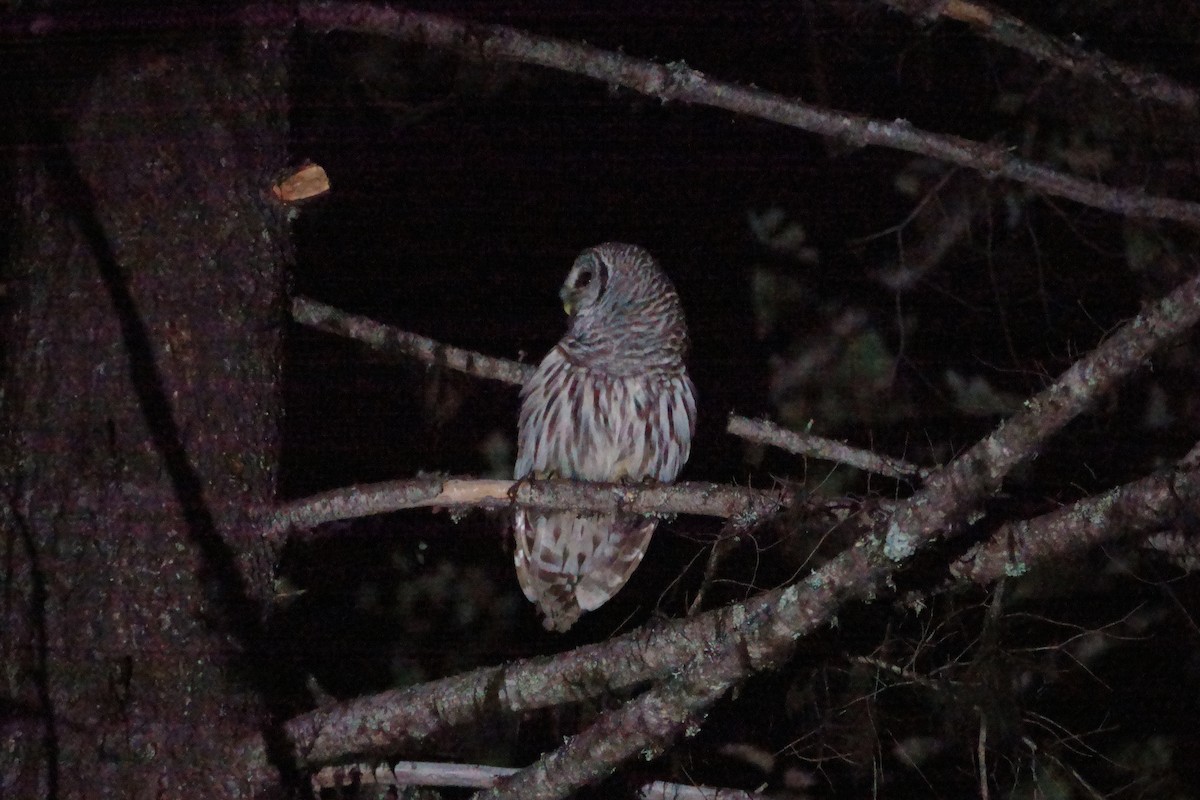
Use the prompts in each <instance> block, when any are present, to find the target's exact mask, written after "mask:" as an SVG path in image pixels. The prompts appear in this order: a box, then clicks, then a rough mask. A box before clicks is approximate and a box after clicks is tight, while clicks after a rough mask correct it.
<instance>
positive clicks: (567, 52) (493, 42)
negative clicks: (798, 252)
mask: <svg viewBox="0 0 1200 800" xmlns="http://www.w3.org/2000/svg"><path fill="white" fill-rule="evenodd" d="M298 10H299V15H300V19H301V20H302V21H303V22H304V23H305V24H306V25H309V26H310V27H312V28H314V29H316V30H320V31H333V30H340V31H355V32H358V33H369V34H375V35H378V36H387V37H389V38H392V39H397V40H400V41H409V42H416V43H419V44H422V45H424V46H428V47H436V48H441V49H445V50H450V51H453V52H456V53H459V54H460V55H463V56H465V57H468V58H474V59H478V60H482V61H501V62H510V61H511V62H520V63H524V64H534V65H537V66H541V67H547V68H550V69H556V70H560V71H562V72H569V73H571V74H574V75H582V76H585V77H588V78H594V79H595V80H598V81H603V82H604V83H606V84H609V85H615V86H623V87H625V88H627V89H632V90H633V91H636V92H640V93H642V94H645V95H649V96H651V97H656V98H658V99H659V100H663V101H680V102H684V103H695V104H697V105H704V106H710V107H712V108H721V109H724V110H726V111H731V112H733V113H735V114H740V115H743V116H748V117H757V118H759V119H765V120H769V121H771V122H777V123H779V124H782V125H787V126H790V127H793V128H800V129H802V130H806V131H810V132H812V133H817V134H821V135H822V136H829V137H832V138H834V139H838V140H839V141H843V142H847V143H849V144H852V145H856V146H865V145H879V146H882V147H890V148H893V149H896V150H904V151H906V152H909V153H916V154H918V155H923V156H928V157H930V158H936V159H938V160H941V161H946V162H948V163H951V164H958V165H959V166H963V167H967V168H969V169H972V170H975V171H977V172H980V173H982V174H983V175H984V176H986V177H989V178H997V177H999V178H1008V179H1009V180H1013V181H1017V182H1019V183H1024V184H1026V185H1028V186H1029V187H1031V188H1033V189H1035V190H1037V191H1040V192H1045V193H1046V194H1050V195H1054V196H1056V197H1065V198H1068V199H1070V200H1074V201H1076V202H1078V203H1081V204H1083V205H1086V206H1092V207H1094V208H1102V209H1105V210H1107V211H1112V212H1115V213H1118V214H1123V215H1126V216H1134V217H1152V218H1158V219H1174V220H1179V221H1183V222H1192V223H1196V222H1200V204H1197V203H1192V202H1188V201H1185V200H1175V199H1171V198H1165V197H1153V196H1147V195H1145V194H1144V193H1142V192H1141V191H1140V190H1138V189H1128V190H1125V189H1116V188H1113V187H1110V186H1106V185H1104V184H1101V183H1096V182H1095V181H1088V180H1083V179H1081V178H1077V177H1075V176H1073V175H1068V174H1067V173H1064V172H1059V171H1057V170H1054V169H1051V168H1050V167H1048V166H1046V165H1044V164H1039V163H1037V162H1033V161H1027V160H1025V159H1022V158H1017V157H1015V156H1013V155H1012V154H1011V153H1010V151H1009V149H1008V148H1005V147H1002V146H996V145H991V144H984V143H982V142H975V141H972V140H970V139H963V138H961V137H958V136H949V135H944V134H936V133H930V132H929V131H922V130H919V129H917V128H914V127H913V126H912V125H910V124H909V123H908V122H906V121H905V120H895V121H892V122H886V121H883V120H878V119H872V118H870V117H864V116H861V115H858V114H850V113H847V112H841V111H831V110H828V109H824V108H818V107H816V106H811V105H808V104H806V103H802V102H800V101H798V100H792V99H789V98H786V97H784V96H782V95H779V94H775V93H773V92H767V91H763V90H761V89H756V88H749V87H745V86H740V85H738V84H736V83H730V82H728V81H721V80H716V79H713V78H709V77H707V76H706V75H704V74H703V73H701V72H698V71H696V70H694V69H690V68H688V67H687V66H686V65H685V64H682V63H680V62H672V63H669V64H666V65H662V64H656V63H654V62H652V61H647V60H645V59H639V58H633V57H631V56H626V55H623V54H620V53H614V52H612V51H608V50H602V49H600V48H597V47H591V46H590V45H586V44H580V43H575V42H568V41H564V40H562V39H554V38H551V37H547V36H535V35H533V34H529V33H525V32H523V31H518V30H515V29H513V28H508V27H504V26H500V25H480V24H475V23H467V22H460V21H458V20H455V19H451V18H449V17H443V16H439V15H437V14H427V13H423V12H416V11H401V10H397V9H394V8H389V7H387V6H379V5H370V4H366V3H352V2H345V3H343V2H334V3H313V2H302V3H300V5H299V6H298ZM278 16H279V11H278V10H277V9H274V8H273V7H269V6H268V7H255V8H254V9H251V10H248V11H247V12H246V18H247V19H248V20H258V21H259V24H262V22H264V21H265V20H266V19H275V18H277V17H278ZM276 24H278V23H276Z"/></svg>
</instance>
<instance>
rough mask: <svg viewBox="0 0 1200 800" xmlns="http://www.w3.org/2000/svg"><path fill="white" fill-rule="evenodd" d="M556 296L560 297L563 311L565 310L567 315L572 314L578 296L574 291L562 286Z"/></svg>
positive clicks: (570, 315) (573, 313)
mask: <svg viewBox="0 0 1200 800" xmlns="http://www.w3.org/2000/svg"><path fill="white" fill-rule="evenodd" d="M558 296H559V297H560V298H561V299H562V304H563V311H565V312H567V316H568V317H572V316H574V315H575V305H576V300H578V298H577V297H576V296H575V293H574V292H568V291H567V289H566V287H565V286H564V287H563V289H562V291H560V292H559V293H558Z"/></svg>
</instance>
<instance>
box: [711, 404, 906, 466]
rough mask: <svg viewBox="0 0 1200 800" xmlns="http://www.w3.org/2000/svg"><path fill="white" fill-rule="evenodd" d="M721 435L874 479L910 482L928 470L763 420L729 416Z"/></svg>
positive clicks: (901, 460)
mask: <svg viewBox="0 0 1200 800" xmlns="http://www.w3.org/2000/svg"><path fill="white" fill-rule="evenodd" d="M725 431H726V432H727V433H730V434H732V435H734V436H740V437H741V438H743V439H746V440H747V441H751V442H758V443H760V444H769V445H773V446H775V447H778V448H781V449H783V450H787V451H788V452H789V453H795V454H797V455H802V456H812V457H813V458H820V459H823V460H825V461H833V462H835V463H838V464H846V465H847V466H851V467H857V468H858V469H862V470H866V471H867V472H873V473H875V474H876V475H886V476H887V477H889V478H897V479H900V480H911V479H913V478H920V477H925V476H926V475H928V474H929V470H927V469H924V468H922V467H918V466H917V465H915V464H910V463H908V462H907V461H904V460H903V459H899V458H891V457H890V456H883V455H879V454H878V453H872V452H871V451H870V450H860V449H859V448H857V447H851V446H850V445H848V444H845V443H843V442H838V441H835V440H833V439H826V438H825V437H824V436H816V435H814V434H811V433H801V432H799V431H792V430H788V429H787V428H782V427H780V426H778V425H776V424H775V423H773V422H768V421H766V420H758V419H747V418H746V417H739V416H736V415H734V414H730V415H729V423H728V424H727V425H726V426H725Z"/></svg>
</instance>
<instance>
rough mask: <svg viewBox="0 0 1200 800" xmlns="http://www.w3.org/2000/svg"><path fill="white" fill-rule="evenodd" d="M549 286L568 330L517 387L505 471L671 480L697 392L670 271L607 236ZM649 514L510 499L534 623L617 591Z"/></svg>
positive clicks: (561, 624)
mask: <svg viewBox="0 0 1200 800" xmlns="http://www.w3.org/2000/svg"><path fill="white" fill-rule="evenodd" d="M560 296H561V297H562V301H563V307H564V308H565V309H566V312H567V315H568V316H569V317H570V329H569V330H568V331H567V334H566V335H565V336H563V338H562V339H561V340H560V341H559V343H558V344H557V345H555V347H554V349H553V350H551V351H550V353H549V354H548V355H547V356H546V358H545V359H543V361H542V363H541V364H540V365H539V366H538V368H537V371H536V372H535V373H534V374H533V376H532V377H531V378H530V379H529V381H528V382H527V383H526V384H525V386H524V388H523V389H522V390H521V419H520V426H519V431H518V440H517V465H516V470H515V477H516V478H517V479H518V480H520V479H523V478H549V477H558V478H574V479H578V480H586V481H629V482H636V481H641V480H643V479H653V480H657V481H662V482H669V481H673V480H674V479H675V476H676V475H678V474H679V470H680V469H681V468H682V467H683V463H684V462H685V461H687V457H688V452H689V450H690V449H691V443H692V434H693V433H694V432H695V429H696V399H695V388H694V387H693V386H692V381H691V379H690V378H688V375H687V371H686V370H685V368H684V364H683V358H684V355H685V353H686V351H687V346H688V339H687V326H686V325H685V324H684V319H683V309H682V307H681V306H680V303H679V297H678V295H676V294H675V288H674V287H673V286H672V285H671V281H670V280H668V278H667V276H666V275H665V274H663V271H662V270H661V269H660V268H659V266H658V264H657V263H656V262H655V261H654V259H653V258H651V257H650V254H649V253H647V252H646V251H645V250H643V249H641V248H640V247H636V246H634V245H629V244H615V243H608V244H602V245H599V246H597V247H593V248H590V249H588V250H584V251H583V252H582V253H581V254H580V255H579V257H578V258H577V259H576V260H575V264H574V265H573V266H572V267H571V271H570V273H568V275H567V279H566V281H565V282H564V283H563V287H562V290H561V292H560ZM656 524H657V522H656V521H655V520H654V519H651V518H647V517H644V516H641V515H638V514H624V513H617V514H578V513H573V512H570V511H537V510H533V509H518V510H517V512H516V519H515V524H514V527H515V539H516V551H515V561H516V565H517V578H518V579H519V580H520V582H521V589H522V590H523V591H524V592H525V596H526V597H528V598H529V600H530V601H531V602H534V603H536V604H537V605H538V607H539V609H540V610H541V612H542V614H543V615H544V616H545V620H544V624H545V626H546V627H547V628H549V629H551V630H558V631H565V630H567V629H568V628H570V627H571V625H572V624H574V623H575V621H576V620H577V619H579V616H580V614H582V613H583V612H584V611H592V610H594V609H596V608H599V607H600V606H601V605H602V604H604V603H605V602H606V601H607V600H608V599H609V598H610V597H612V596H613V595H614V594H616V593H617V590H619V589H620V588H621V587H622V586H624V585H625V582H626V581H627V580H629V576H630V575H631V574H632V573H633V571H634V569H636V568H637V565H638V564H639V563H640V562H641V560H642V556H643V555H645V553H646V548H647V546H648V545H649V544H650V536H651V534H653V533H654V527H655V525H656Z"/></svg>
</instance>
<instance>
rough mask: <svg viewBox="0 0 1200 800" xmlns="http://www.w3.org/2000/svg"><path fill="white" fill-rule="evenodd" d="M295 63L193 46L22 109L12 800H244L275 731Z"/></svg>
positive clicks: (8, 553) (8, 629)
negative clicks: (275, 188) (269, 690)
mask: <svg viewBox="0 0 1200 800" xmlns="http://www.w3.org/2000/svg"><path fill="white" fill-rule="evenodd" d="M248 39H249V37H248ZM282 45H283V42H282V40H281V39H271V38H263V37H262V36H254V37H253V41H252V42H249V41H248V42H247V43H245V44H244V46H243V45H242V44H237V45H234V44H232V43H230V42H228V41H226V42H223V43H222V44H221V45H216V44H213V43H203V44H196V43H195V41H194V40H192V41H190V42H183V41H182V40H179V41H175V42H173V43H172V46H171V47H170V48H169V49H167V48H164V49H161V50H143V51H141V52H138V53H137V54H136V55H129V56H122V57H119V58H109V60H108V62H107V63H106V64H105V66H104V67H103V68H102V69H100V70H98V72H96V74H94V75H93V77H92V78H91V79H90V80H89V81H88V82H87V83H86V84H85V85H84V88H83V90H82V91H80V92H79V93H78V94H77V96H76V99H75V100H72V101H65V100H64V98H66V97H68V96H69V91H67V89H66V88H65V87H64V86H63V85H62V84H61V83H55V82H54V81H52V80H51V79H49V78H47V79H45V81H44V82H43V83H42V84H41V85H39V86H35V87H32V89H31V90H30V92H31V94H34V95H40V96H36V97H33V98H32V101H31V103H30V105H29V108H30V109H31V110H30V111H29V112H28V113H27V115H26V116H25V118H24V119H23V120H22V122H23V124H24V125H25V128H24V131H23V133H24V135H25V136H27V137H29V138H28V141H29V142H31V143H32V145H33V146H29V147H26V148H24V151H23V155H22V158H21V163H20V166H19V168H18V175H17V192H18V206H19V213H18V225H19V239H20V244H19V245H18V247H17V251H16V253H15V257H14V260H13V265H12V267H11V272H12V275H11V278H10V280H9V282H8V293H9V295H10V297H9V302H10V306H11V308H12V313H11V315H10V316H9V318H8V319H7V320H5V324H6V326H7V330H6V331H5V333H6V336H5V341H6V342H7V345H6V349H7V353H6V358H7V365H6V366H7V369H6V374H5V383H4V395H3V397H2V398H0V403H2V405H0V412H2V418H3V424H4V428H3V430H4V431H5V434H4V440H3V448H4V449H3V451H0V452H2V453H3V460H2V462H0V468H2V469H3V473H4V474H3V486H4V490H5V496H4V497H3V500H2V504H0V508H2V509H3V517H2V520H3V548H4V550H3V572H2V573H0V574H2V575H3V585H4V588H3V594H2V598H0V608H2V610H3V625H2V629H0V662H2V664H3V667H4V676H3V680H4V682H5V683H4V687H3V690H2V691H3V696H4V697H6V698H7V699H6V700H5V701H4V702H5V703H6V704H8V705H9V708H8V709H5V710H4V713H0V717H3V718H6V719H7V720H8V721H7V722H4V723H0V742H2V747H3V748H4V749H5V750H6V751H7V752H6V753H5V757H4V758H0V794H3V795H4V796H11V797H22V798H27V797H28V798H33V797H121V798H128V797H182V796H188V797H234V796H239V795H242V796H244V795H246V794H247V791H246V790H245V788H244V783H243V781H242V779H241V777H240V776H238V775H232V774H227V770H228V767H229V765H230V764H231V763H232V762H233V757H232V755H231V754H232V753H233V751H234V749H235V747H236V746H237V744H238V741H239V740H240V739H242V738H244V737H245V736H247V735H249V734H253V733H262V732H263V731H264V730H268V729H269V727H270V716H271V715H270V706H271V701H270V698H269V696H267V695H265V694H264V693H263V688H264V683H265V681H264V680H263V679H262V676H263V675H264V674H265V671H264V670H263V668H262V667H263V666H264V658H265V657H266V656H268V655H269V654H267V653H265V652H264V651H263V641H264V639H263V637H261V636H260V635H259V626H260V624H261V620H262V618H263V607H264V606H263V603H264V599H265V598H266V597H267V596H268V594H269V591H270V588H271V583H270V579H271V569H272V566H273V562H274V556H275V552H274V550H275V545H274V543H272V542H269V541H266V540H264V539H263V538H262V537H261V536H258V535H257V534H256V515H257V514H258V512H261V511H262V510H263V509H265V508H267V507H269V506H270V504H271V503H272V502H273V500H274V490H275V480H276V472H277V456H278V423H279V419H280V413H281V412H280V397H281V394H280V365H281V358H280V350H281V336H282V330H283V320H284V318H283V311H284V304H283V302H282V300H283V291H284V283H285V282H284V274H285V267H286V266H287V264H288V262H289V259H290V252H291V251H290V243H289V233H288V227H287V221H286V215H285V212H284V210H283V209H281V208H280V207H278V206H276V205H275V204H274V202H273V201H272V200H271V199H270V195H269V191H268V187H269V186H270V183H271V180H272V178H273V175H274V173H275V172H276V171H277V170H279V169H280V168H282V167H283V166H285V160H286V123H287V120H286V106H285V102H286V98H285V89H286V86H285V84H284V79H285V70H284V60H283V47H282ZM28 74H29V75H31V76H32V75H37V74H43V75H44V74H46V73H44V72H40V71H39V70H36V69H30V70H29V73H28ZM59 74H61V72H60V73H59ZM51 102H52V103H54V104H61V103H63V102H69V103H70V108H68V109H67V110H68V111H69V113H70V116H69V119H66V120H65V121H64V119H63V118H62V117H59V118H53V117H52V116H51V114H50V113H49V112H48V111H46V110H45V109H46V107H48V106H49V104H50V103H51ZM41 103H46V104H47V106H46V107H42V108H41V109H39V105H40V104H41Z"/></svg>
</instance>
